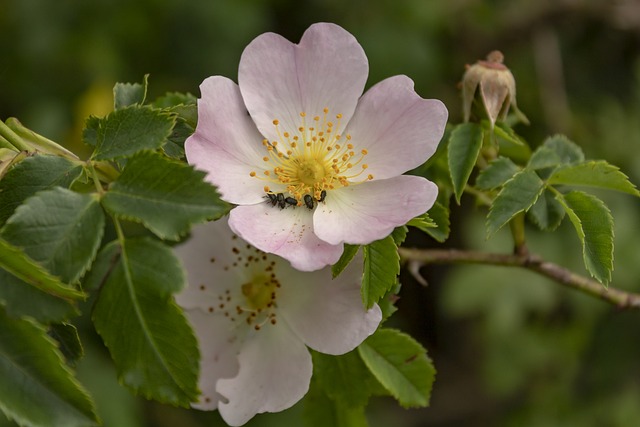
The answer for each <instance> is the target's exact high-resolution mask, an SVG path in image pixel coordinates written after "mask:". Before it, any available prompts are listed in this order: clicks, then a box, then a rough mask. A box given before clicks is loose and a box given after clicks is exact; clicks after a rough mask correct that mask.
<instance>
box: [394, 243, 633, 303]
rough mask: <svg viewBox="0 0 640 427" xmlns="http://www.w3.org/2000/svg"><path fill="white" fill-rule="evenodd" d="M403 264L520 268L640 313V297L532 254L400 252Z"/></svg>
mask: <svg viewBox="0 0 640 427" xmlns="http://www.w3.org/2000/svg"><path fill="white" fill-rule="evenodd" d="M398 251H399V252H400V257H401V259H402V260H404V261H413V262H418V263H422V264H485V265H497V266H503V267H519V268H524V269H526V270H530V271H533V272H536V273H538V274H541V275H543V276H546V277H548V278H550V279H552V280H554V281H556V282H558V283H560V284H561V285H564V286H567V287H569V288H573V289H577V290H579V291H581V292H584V293H586V294H588V295H591V296H594V297H597V298H600V299H601V300H603V301H606V302H608V303H610V304H614V305H616V306H617V307H619V308H632V309H640V294H635V293H631V292H625V291H621V290H619V289H615V288H612V287H608V288H605V287H604V286H603V285H602V284H600V283H598V282H596V281H595V280H592V279H589V278H587V277H584V276H580V275H579V274H576V273H574V272H572V271H570V270H568V269H566V268H564V267H561V266H559V265H557V264H554V263H552V262H548V261H545V260H543V259H542V258H540V257H539V256H536V255H533V254H499V253H488V252H478V251H466V250H458V249H409V248H398Z"/></svg>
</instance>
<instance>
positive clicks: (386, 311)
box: [378, 278, 400, 322]
mask: <svg viewBox="0 0 640 427" xmlns="http://www.w3.org/2000/svg"><path fill="white" fill-rule="evenodd" d="M398 292H400V282H399V281H398V279H397V278H396V284H395V285H394V286H393V287H391V289H389V290H388V291H387V293H386V294H384V296H383V297H382V298H381V299H380V300H379V301H378V306H380V310H382V321H383V322H384V321H385V320H387V319H388V318H389V317H391V315H392V314H393V313H395V312H396V311H398V307H396V302H397V301H398V299H399V297H398Z"/></svg>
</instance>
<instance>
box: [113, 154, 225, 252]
mask: <svg viewBox="0 0 640 427" xmlns="http://www.w3.org/2000/svg"><path fill="white" fill-rule="evenodd" d="M204 176H205V173H204V172H202V171H197V170H195V169H193V167H191V166H189V165H186V164H184V163H178V162H175V161H172V160H169V159H167V158H165V157H163V156H161V155H160V154H157V153H153V152H149V151H145V152H141V153H138V154H136V155H135V156H133V157H132V158H130V159H129V161H128V162H127V166H126V167H125V169H124V170H123V171H122V174H121V175H120V177H118V179H117V180H116V181H115V182H113V183H112V184H111V186H110V187H109V191H107V193H106V194H105V195H104V196H103V198H102V204H103V206H104V207H105V209H107V210H108V211H109V212H111V213H112V214H114V215H116V216H119V217H122V218H126V219H128V220H132V221H136V222H140V223H142V224H143V225H144V226H145V227H147V228H149V230H151V231H153V232H154V233H155V234H156V235H157V236H158V237H160V238H162V239H172V240H177V239H179V237H180V236H181V235H183V234H185V233H186V232H188V231H189V229H190V227H191V225H192V224H196V223H200V222H204V221H206V220H207V219H216V218H219V217H220V216H222V215H224V214H225V213H226V212H227V211H228V210H229V207H228V205H227V204H226V203H225V202H223V201H222V200H220V197H219V196H218V193H217V192H216V190H215V188H214V187H213V186H211V185H210V184H209V183H207V182H205V181H204Z"/></svg>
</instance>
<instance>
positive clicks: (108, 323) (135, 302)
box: [92, 238, 199, 407]
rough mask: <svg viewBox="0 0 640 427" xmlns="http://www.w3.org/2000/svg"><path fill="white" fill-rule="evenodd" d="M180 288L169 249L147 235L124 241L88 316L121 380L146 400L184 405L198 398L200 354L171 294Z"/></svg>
mask: <svg viewBox="0 0 640 427" xmlns="http://www.w3.org/2000/svg"><path fill="white" fill-rule="evenodd" d="M183 286H184V275H183V272H182V269H181V267H180V262H179V261H178V259H177V258H176V257H175V255H174V254H173V252H172V251H171V249H170V248H169V247H167V246H165V245H163V244H161V243H160V242H157V241H154V240H151V239H148V238H142V239H131V240H128V241H126V243H125V246H124V247H123V248H122V254H121V256H120V258H119V259H118V261H117V263H116V265H115V267H114V269H113V270H112V271H111V274H110V275H109V277H108V278H107V279H106V281H105V283H104V286H103V287H102V290H101V292H100V295H99V296H98V300H97V302H96V305H95V307H94V310H93V314H92V319H93V323H94V325H95V328H96V331H98V333H99V334H100V336H101V337H102V339H103V341H104V343H105V344H106V346H107V348H109V351H110V352H111V356H112V358H113V361H114V362H115V365H116V368H117V370H118V376H119V379H120V381H121V382H122V383H123V384H125V385H126V386H127V387H129V388H130V389H131V390H132V391H134V392H135V393H140V394H142V395H143V396H145V397H147V398H149V399H155V400H158V401H159V402H162V403H170V404H173V405H180V406H185V407H186V406H188V405H189V402H192V401H194V400H195V399H196V398H197V396H198V389H197V379H198V361H199V353H198V346H197V342H196V338H195V336H194V335H193V331H192V330H191V328H190V326H189V324H188V322H187V320H186V318H185V317H184V315H183V313H182V311H181V309H180V308H179V307H178V306H177V305H176V303H175V302H174V301H173V298H172V294H173V293H175V292H177V291H179V290H180V289H181V288H182V287H183ZM124 331H126V333H123V332H124Z"/></svg>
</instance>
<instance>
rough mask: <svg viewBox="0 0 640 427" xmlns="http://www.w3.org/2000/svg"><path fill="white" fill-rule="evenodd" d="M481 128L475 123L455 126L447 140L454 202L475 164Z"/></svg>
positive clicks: (458, 199)
mask: <svg viewBox="0 0 640 427" xmlns="http://www.w3.org/2000/svg"><path fill="white" fill-rule="evenodd" d="M483 136H484V135H483V132H482V128H481V127H480V126H479V125H477V124H475V123H464V124H461V125H458V126H456V128H455V129H454V130H453V131H452V132H451V137H450V138H449V152H448V154H449V171H450V173H451V182H452V183H453V191H454V194H455V196H456V201H457V202H458V204H460V197H461V196H462V192H463V190H464V187H465V186H466V185H467V181H468V180H469V176H470V175H471V171H472V170H473V167H474V166H475V164H476V160H477V158H478V154H479V153H480V148H481V147H482V139H483Z"/></svg>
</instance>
